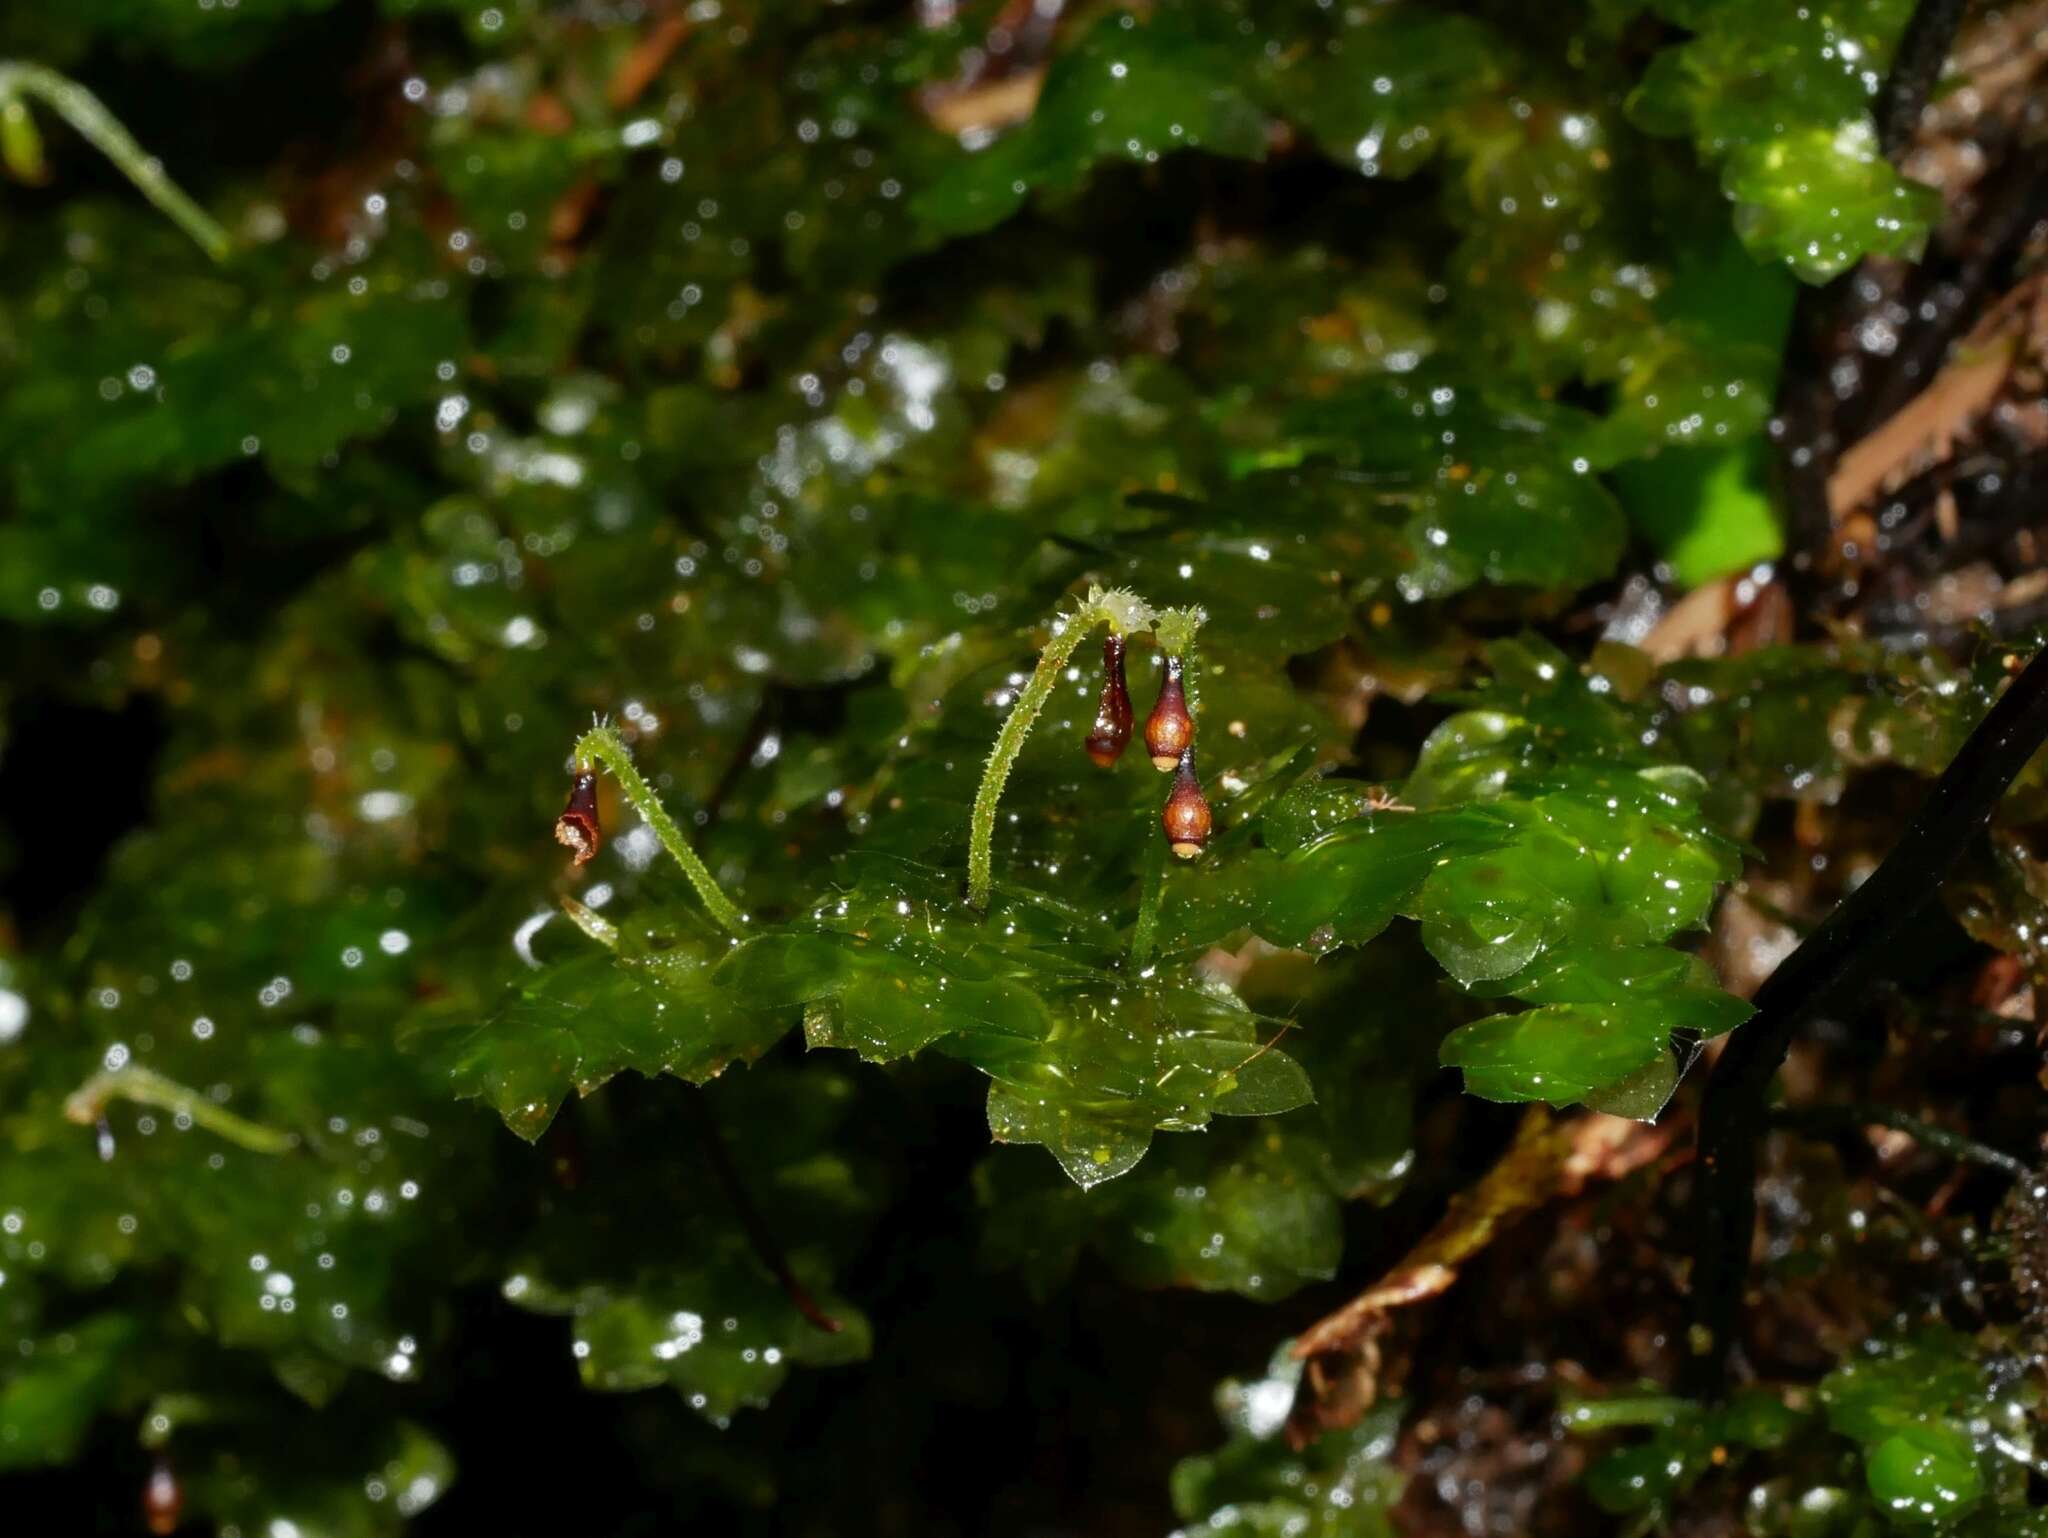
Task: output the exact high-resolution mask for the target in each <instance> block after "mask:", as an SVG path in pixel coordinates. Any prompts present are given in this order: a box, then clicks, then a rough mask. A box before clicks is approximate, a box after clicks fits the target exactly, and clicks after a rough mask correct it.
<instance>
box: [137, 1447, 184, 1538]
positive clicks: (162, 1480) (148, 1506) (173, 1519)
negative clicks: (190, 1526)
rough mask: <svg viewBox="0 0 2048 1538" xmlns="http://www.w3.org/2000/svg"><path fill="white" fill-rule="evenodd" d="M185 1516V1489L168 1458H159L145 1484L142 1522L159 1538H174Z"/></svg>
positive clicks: (143, 1488)
mask: <svg viewBox="0 0 2048 1538" xmlns="http://www.w3.org/2000/svg"><path fill="white" fill-rule="evenodd" d="M184 1515H185V1492H184V1490H183V1488H182V1487H181V1486H180V1485H179V1484H178V1475H177V1471H176V1470H174V1469H173V1468H172V1467H171V1464H170V1460H169V1459H168V1458H159V1459H157V1460H156V1463H155V1465H154V1466H153V1467H152V1468H151V1469H150V1471H149V1478H148V1479H147V1480H145V1481H144V1482H143V1486H142V1521H143V1525H144V1526H146V1527H147V1528H148V1529H149V1530H150V1531H151V1532H152V1533H154V1534H156V1535H157V1538H170V1534H172V1533H175V1532H176V1531H177V1530H178V1523H179V1521H180V1520H181V1519H182V1518H183V1517H184Z"/></svg>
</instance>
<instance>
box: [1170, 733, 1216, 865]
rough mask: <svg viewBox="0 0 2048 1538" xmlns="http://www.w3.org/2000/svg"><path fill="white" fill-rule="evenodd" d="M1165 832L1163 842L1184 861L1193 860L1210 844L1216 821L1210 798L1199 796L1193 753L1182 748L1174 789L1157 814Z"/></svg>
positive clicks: (1199, 789)
mask: <svg viewBox="0 0 2048 1538" xmlns="http://www.w3.org/2000/svg"><path fill="white" fill-rule="evenodd" d="M1159 825H1160V826H1161V827H1162V828H1164V829H1165V830H1166V842H1167V845H1168V847H1170V848H1171V849H1172V850H1173V852H1174V853H1175V854H1177V855H1179V856H1180V857H1181V858H1182V859H1183V860H1192V859H1193V858H1194V857H1195V856H1196V855H1198V854H1200V853H1201V852H1202V849H1203V847H1204V846H1205V845H1206V844H1207V843H1208V842H1209V830H1210V829H1211V828H1212V827H1213V826H1214V825H1215V820H1214V818H1213V817H1212V816H1211V814H1210V811H1209V798H1208V797H1207V796H1205V795H1203V794H1202V782H1201V781H1200V780H1199V779H1198V778H1196V776H1195V750H1194V749H1193V748H1187V749H1184V750H1183V751H1182V753H1181V755H1180V761H1179V762H1178V763H1177V764H1175V766H1174V771H1173V786H1172V788H1171V789H1169V790H1168V791H1167V793H1166V806H1165V809H1164V810H1162V811H1161V812H1160V814H1159Z"/></svg>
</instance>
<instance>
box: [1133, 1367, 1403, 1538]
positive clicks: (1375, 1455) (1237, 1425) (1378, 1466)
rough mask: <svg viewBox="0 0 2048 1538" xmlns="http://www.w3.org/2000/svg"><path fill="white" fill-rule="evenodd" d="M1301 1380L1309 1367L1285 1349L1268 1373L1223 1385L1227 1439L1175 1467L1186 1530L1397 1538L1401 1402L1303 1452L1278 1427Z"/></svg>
mask: <svg viewBox="0 0 2048 1538" xmlns="http://www.w3.org/2000/svg"><path fill="white" fill-rule="evenodd" d="M1300 1379H1301V1364H1300V1363H1299V1362H1297V1361H1294V1360H1293V1359H1292V1358H1291V1357H1289V1356H1288V1354H1287V1352H1286V1350H1285V1348H1282V1350H1281V1352H1280V1353H1279V1354H1278V1355H1276V1356H1275V1358H1274V1360H1273V1362H1272V1363H1271V1365H1270V1366H1269V1367H1268V1369H1267V1372H1266V1374H1265V1376H1263V1377H1260V1378H1254V1379H1250V1380H1246V1381H1239V1380H1236V1379H1231V1380H1227V1381H1225V1382H1224V1383H1223V1384H1222V1385H1221V1386H1220V1387H1219V1388H1218V1389H1217V1391H1216V1408H1217V1411H1218V1413H1219V1414H1220V1415H1221V1416H1222V1419H1223V1423H1224V1426H1225V1427H1226V1428H1227V1429H1228V1431H1229V1441H1228V1442H1226V1443H1225V1444H1224V1446H1223V1447H1222V1448H1220V1449H1219V1450H1218V1451H1216V1452H1214V1453H1209V1454H1206V1455H1204V1456H1201V1457H1196V1458H1189V1459H1187V1460H1186V1461H1185V1462H1183V1463H1182V1464H1180V1466H1179V1467H1177V1468H1176V1469H1175V1470H1174V1471H1173V1505H1174V1510H1175V1512H1176V1513H1177V1514H1178V1515H1179V1517H1180V1518H1181V1520H1182V1521H1183V1522H1184V1523H1186V1524H1187V1525H1186V1526H1184V1527H1181V1528H1178V1529H1176V1532H1177V1533H1178V1534H1182V1535H1191V1534H1195V1533H1233V1534H1243V1535H1246V1538H1291V1535H1294V1534H1311V1535H1314V1538H1389V1535H1391V1534H1393V1533H1394V1532H1395V1531H1397V1529H1396V1528H1395V1527H1394V1525H1393V1518H1392V1516H1391V1515H1390V1513H1389V1510H1388V1508H1389V1507H1391V1506H1392V1505H1393V1503H1394V1502H1395V1501H1396V1500H1398V1499H1399V1498H1400V1495H1401V1489H1402V1486H1403V1484H1405V1483H1406V1481H1405V1480H1404V1479H1403V1478H1402V1476H1401V1475H1400V1474H1399V1473H1398V1472H1396V1471H1395V1470H1394V1469H1393V1468H1392V1467H1391V1466H1390V1464H1389V1461H1388V1454H1389V1453H1391V1452H1392V1451H1393V1445H1394V1436H1395V1433H1396V1431H1397V1430H1398V1428H1399V1426H1400V1406H1399V1405H1398V1404H1394V1405H1386V1406H1382V1407H1381V1408H1380V1409H1378V1410H1376V1411H1374V1412H1373V1413H1372V1414H1370V1415H1368V1416H1366V1417H1365V1419H1363V1420H1361V1421H1360V1422H1359V1423H1358V1424H1357V1425H1356V1426H1352V1427H1350V1428H1349V1429H1347V1430H1344V1431H1340V1432H1336V1433H1333V1434H1331V1435H1328V1436H1325V1437H1323V1438H1321V1439H1320V1440H1318V1441H1317V1442H1316V1443H1314V1444H1313V1445H1312V1446H1311V1447H1309V1448H1308V1449H1306V1450H1305V1451H1302V1452H1299V1453H1297V1452H1294V1451H1291V1450H1290V1449H1289V1447H1288V1445H1287V1441H1286V1439H1285V1438H1284V1437H1283V1436H1281V1435H1280V1431H1281V1427H1282V1426H1283V1425H1284V1424H1285V1423H1286V1419H1287V1408H1288V1406H1289V1405H1290V1404H1292V1403H1293V1400H1294V1392H1295V1387H1296V1385H1297V1384H1298V1383H1299V1382H1300Z"/></svg>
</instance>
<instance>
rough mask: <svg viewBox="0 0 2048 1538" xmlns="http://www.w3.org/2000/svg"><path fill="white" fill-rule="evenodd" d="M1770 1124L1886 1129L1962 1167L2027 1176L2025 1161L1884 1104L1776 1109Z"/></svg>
mask: <svg viewBox="0 0 2048 1538" xmlns="http://www.w3.org/2000/svg"><path fill="white" fill-rule="evenodd" d="M1770 1123H1771V1125H1772V1126H1774V1127H1790V1128H1792V1129H1793V1130H1794V1131H1798V1132H1827V1133H1835V1132H1857V1131H1860V1130H1861V1129H1863V1128H1864V1127H1890V1128H1891V1129H1892V1130H1893V1131H1894V1132H1903V1133H1905V1134H1906V1136H1908V1137H1910V1138H1911V1139H1912V1140H1913V1141H1914V1142H1916V1143H1919V1144H1922V1145H1923V1146H1925V1147H1928V1148H1932V1149H1934V1150H1936V1151H1937V1152H1940V1153H1945V1154H1947V1155H1948V1156H1949V1157H1950V1158H1952V1159H1957V1160H1960V1161H1961V1162H1962V1163H1964V1164H1982V1165H1984V1166H1985V1167H1987V1168H1989V1169H1995V1170H2003V1171H2005V1173H2006V1174H2008V1175H2011V1176H2014V1177H2015V1178H2017V1177H2018V1176H2021V1175H2024V1174H2026V1173H2028V1171H2027V1165H2026V1161H2025V1160H2023V1159H2016V1158H2014V1157H2013V1156H2012V1155H2011V1154H2009V1153H2007V1152H2005V1150H2004V1149H2001V1148H1993V1147H1991V1146H1990V1145H1989V1144H1988V1143H1980V1142H1978V1141H1977V1140H1976V1139H1975V1138H1970V1137H1965V1136H1963V1134H1962V1133H1960V1132H1951V1131H1949V1129H1948V1128H1946V1127H1937V1126H1935V1125H1934V1123H1933V1122H1930V1121H1922V1120H1921V1119H1920V1118H1919V1117H1917V1116H1908V1115H1907V1114H1906V1113H1905V1112H1904V1111H1895V1110H1893V1109H1892V1108H1891V1107H1890V1106H1888V1105H1866V1104H1862V1103H1860V1102H1859V1103H1857V1104H1854V1105H1802V1106H1787V1107H1780V1108H1779V1109H1778V1110H1775V1111H1773V1112H1771V1115H1770Z"/></svg>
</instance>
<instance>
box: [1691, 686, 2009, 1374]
mask: <svg viewBox="0 0 2048 1538" xmlns="http://www.w3.org/2000/svg"><path fill="white" fill-rule="evenodd" d="M2043 740H2048V652H2043V653H2040V654H2037V655H2036V656H2035V658H2034V660H2033V661H2032V662H2030V663H2028V664H2027V666H2026V668H2025V670H2024V671H2023V672H2021V674H2020V675H2019V677H2017V678H2015V679H2014V680H2013V681H2012V683H2011V685H2010V686H2009V687H2008V688H2007V689H2006V691H2005V693H2004V694H2002V695H2001V696H2000V697H1999V699H1998V701H1997V703H1996V704H1994V705H1993V706H1992V707H1991V710H1990V713H1989V714H1988V715H1986V716H1985V718H1984V720H1983V722H1982V723H1981V724H1980V725H1979V726H1978V727H1977V729H1976V730H1975V731H1974V732H1972V733H1971V734H1970V736H1969V739H1968V740H1967V741H1966V742H1964V744H1963V747H1962V751H1961V752H1959V753H1957V754H1956V756H1955V760H1954V762H1952V763H1951V764H1950V765H1949V766H1948V768H1947V769H1946V770H1944V771H1943V772H1942V776H1941V778H1940V779H1939V780H1937V781H1935V784H1934V788H1933V789H1932V790H1931V791H1929V792H1928V795H1927V800H1926V802H1925V803H1924V804H1923V805H1922V806H1921V808H1920V811H1919V813H1918V814H1917V815H1916V816H1915V817H1914V818H1913V821H1912V822H1911V823H1910V824H1909V825H1908V826H1907V828H1906V831H1905V833H1904V835H1903V836H1902V837H1901V838H1900V839H1899V841H1898V843H1897V844H1896V845H1895V846H1894V847H1893V849H1892V852H1891V853H1890V854H1889V855H1887V856H1885V859H1884V863H1883V864H1881V865H1879V866H1878V868H1877V869H1876V870H1875V871H1874V872H1872V873H1871V876H1870V878H1869V879H1868V880H1867V881H1865V882H1864V883H1863V884H1862V885H1861V886H1859V887H1858V888H1856V890H1855V891H1853V892H1851V893H1850V894H1849V895H1848V896H1847V897H1845V898H1843V899H1842V901H1841V903H1840V904H1839V905H1838V906H1837V907H1836V908H1835V911H1834V912H1832V913H1830V914H1829V915H1828V916H1827V918H1826V919H1825V920H1824V921H1823V922H1822V924H1821V926H1820V927H1819V928H1818V929H1816V930H1814V932H1813V933H1812V934H1810V935H1808V936H1807V937H1806V939H1805V941H1804V942H1802V943H1801V944H1800V946H1799V948H1798V949H1797V950H1795V951H1793V953H1792V954H1791V955H1790V956H1788V957H1786V958H1785V960H1784V961H1783V963H1781V964H1780V965H1779V967H1778V969H1777V971H1775V972H1773V973H1772V974H1771V975H1770V977H1769V978H1767V979H1766V980H1765V982H1764V985H1763V986H1762V987H1761V988H1759V989H1758V990H1757V994H1756V1006H1757V1013H1756V1018H1755V1019H1753V1020H1751V1021H1750V1022H1749V1024H1747V1025H1745V1026H1743V1027H1742V1029H1740V1030H1739V1031H1737V1032H1736V1033H1735V1034H1734V1035H1733V1036H1732V1037H1730V1038H1729V1041H1728V1047H1727V1050H1726V1051H1724V1052H1723V1053H1722V1054H1721V1060H1720V1062H1719V1063H1718V1064H1716V1065H1715V1068H1714V1076H1713V1078H1712V1079H1711V1080H1710V1081H1709V1082H1708V1084H1707V1092H1706V1098H1705V1100H1704V1102H1703V1103H1702V1105H1701V1107H1700V1142H1699V1149H1700V1157H1699V1181H1698V1185H1697V1187H1696V1189H1695V1191H1694V1196H1693V1233H1694V1236H1695V1237H1694V1250H1693V1271H1692V1307H1693V1328H1692V1337H1691V1343H1692V1348H1693V1352H1694V1356H1693V1360H1692V1370H1691V1376H1692V1377H1693V1378H1694V1379H1695V1380H1696V1381H1695V1385H1694V1387H1695V1391H1696V1392H1700V1393H1707V1394H1714V1393H1718V1392H1719V1391H1720V1389H1721V1387H1722V1385H1723V1383H1724V1382H1725V1380H1726V1373H1727V1366H1728V1362H1727V1358H1728V1353H1729V1351H1730V1349H1731V1348H1732V1346H1733V1344H1734V1337H1735V1327H1736V1321H1737V1317H1738V1315H1739V1313H1740V1309H1741V1303H1742V1294H1743V1289H1744V1286H1745V1284H1746V1282H1747V1280H1748V1276H1749V1252H1750V1242H1751V1238H1752V1235H1753V1234H1754V1231H1755V1227H1756V1145H1757V1138H1758V1136H1759V1135H1760V1134H1761V1133H1762V1131H1763V1128H1764V1125H1765V1122H1766V1120H1767V1114H1766V1105H1765V1102H1766V1100H1767V1098H1768V1096H1769V1094H1770V1090H1771V1081H1772V1080H1773V1079H1774V1078H1775V1077H1776V1076H1777V1072H1778V1069H1779V1067H1780V1065H1782V1064H1783V1063H1784V1061H1785V1053H1786V1051H1787V1049H1788V1048H1789V1047H1790V1046H1791V1044H1792V1037H1793V1035H1794V1033H1795V1032H1796V1031H1797V1030H1798V1029H1799V1027H1800V1026H1801V1025H1802V1024H1804V1023H1805V1022H1806V1021H1808V1020H1811V1019H1813V1018H1814V1017H1816V1016H1818V1015H1835V1016H1838V1017H1839V1016H1841V1015H1842V1014H1844V1013H1845V1012H1846V1011H1847V1010H1849V1009H1850V1008H1851V1007H1853V1006H1854V1005H1855V1003H1856V1002H1857V999H1858V998H1859V996H1860V995H1861V994H1862V992H1863V990H1864V988H1865V987H1866V986H1867V985H1868V983H1869V982H1870V980H1871V977H1872V974H1873V973H1874V972H1875V971H1877V970H1878V968H1879V967H1880V966H1881V961H1880V959H1879V958H1880V957H1881V954H1882V952H1883V950H1884V948H1885V946H1886V945H1887V944H1888V943H1889V942H1890V941H1891V940H1892V939H1893V938H1894V937H1896V936H1897V935H1898V934H1899V933H1900V932H1901V931H1903V930H1904V929H1905V928H1906V926H1907V925H1908V924H1909V923H1911V922H1912V920H1913V916H1914V915H1915V914H1916V913H1917V912H1918V911H1919V910H1920V908H1921V907H1922V905H1923V904H1925V903H1926V902H1927V900H1928V899H1929V898H1931V897H1932V896H1933V895H1934V892H1935V889H1936V888H1937V887H1938V886H1939V885H1940V884H1941V881H1942V878H1943V877H1944V876H1946V875H1947V874H1948V872H1949V869H1950V868H1951V867H1952V866H1953V865H1954V864H1955V862H1956V861H1957V859H1959V858H1960V857H1961V855H1962V853H1963V850H1964V848H1965V846H1966V845H1967V844H1968V842H1969V840H1970V838H1971V837H1972V836H1973V835H1974V834H1976V833H1977V832H1978V830H1980V829H1981V828H1982V827H1983V826H1984V824H1985V822H1987V821H1988V820H1989V819H1990V816H1991V812H1992V809H1993V808H1994V807H1995V806H1997V804H1998V798H1999V797H2000V796H2002V795H2004V794H2005V789H2006V787H2007V786H2008V785H2010V784H2011V783H2012V781H2013V778H2014V776H2016V775H2017V774H2018V773H2019V772H2020V770H2021V769H2023V768H2024V767H2025V766H2026V763H2027V760H2028V759H2030V758H2031V757H2033V755H2034V752H2035V750H2036V749H2038V748H2039V747H2040V746H2041V744H2042V742H2043Z"/></svg>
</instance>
